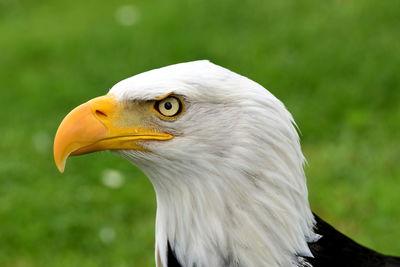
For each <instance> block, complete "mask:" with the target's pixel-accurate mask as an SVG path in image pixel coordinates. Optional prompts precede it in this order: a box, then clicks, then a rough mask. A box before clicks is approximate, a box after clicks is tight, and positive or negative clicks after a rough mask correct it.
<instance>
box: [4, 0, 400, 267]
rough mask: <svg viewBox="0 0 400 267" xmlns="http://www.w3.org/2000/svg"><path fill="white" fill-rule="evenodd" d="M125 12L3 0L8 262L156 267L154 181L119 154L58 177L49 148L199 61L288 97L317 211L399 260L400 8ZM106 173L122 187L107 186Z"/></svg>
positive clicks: (252, 5)
mask: <svg viewBox="0 0 400 267" xmlns="http://www.w3.org/2000/svg"><path fill="white" fill-rule="evenodd" d="M124 5H132V3H130V2H128V1H93V0H89V1H77V0H70V1H49V0H46V1H45V0H37V1H28V0H20V1H17V0H0V34H1V39H0V49H1V54H0V67H1V69H0V80H1V82H0V84H1V89H0V90H1V96H0V104H1V110H0V111H1V112H0V122H1V126H0V130H1V134H0V137H1V141H0V266H21V267H22V266H153V265H154V260H153V239H154V215H155V199H154V197H155V196H154V192H153V190H152V187H151V185H150V183H149V182H148V181H147V179H146V178H145V177H144V175H143V174H142V173H141V172H140V171H139V170H137V169H136V168H135V167H132V166H131V165H130V164H129V163H127V162H126V161H125V160H123V159H121V158H118V157H116V156H114V155H112V154H111V153H107V152H103V153H97V154H91V155H86V156H82V157H79V158H72V159H70V161H69V164H68V167H67V170H66V172H65V174H64V175H61V174H59V173H58V172H57V170H56V168H55V166H54V164H53V159H52V139H53V136H54V133H55V131H56V129H57V126H58V124H59V123H60V121H61V120H62V118H63V116H64V115H65V114H66V113H67V112H68V111H69V110H71V109H72V108H73V107H75V106H76V105H78V104H80V103H82V102H84V101H86V100H88V99H90V98H93V97H94V96H98V95H102V94H104V93H106V92H107V90H108V89H109V88H110V87H111V86H112V85H113V84H114V83H116V82H117V81H119V80H121V79H123V78H126V77H128V76H131V75H133V74H136V73H139V72H142V71H145V70H149V69H152V68H155V67H161V66H164V65H169V64H173V63H178V62H183V61H190V60H196V59H210V60H211V61H213V62H215V63H217V64H220V65H223V66H225V67H228V68H230V69H232V70H234V71H236V72H239V73H241V74H243V75H245V76H248V77H250V78H252V79H254V80H255V81H257V82H259V83H261V84H262V85H264V86H265V87H267V88H269V89H270V90H271V91H272V92H273V93H274V94H275V95H276V96H277V97H279V98H280V99H281V100H282V101H283V102H284V103H285V104H286V105H287V107H288V109H289V110H290V111H291V112H292V113H293V115H294V117H295V119H296V121H297V123H298V125H299V127H300V128H301V131H302V136H303V137H302V139H303V149H304V152H305V154H306V157H307V158H308V161H309V165H308V166H307V167H306V171H307V174H308V184H309V189H310V201H311V204H312V206H313V209H314V210H315V211H316V212H317V213H318V214H320V215H322V217H323V218H325V219H327V220H328V221H330V222H332V223H333V224H334V225H335V226H337V227H338V228H339V229H341V230H342V231H344V232H345V233H346V234H348V235H350V236H351V237H353V238H354V239H356V240H357V241H359V242H361V243H362V244H365V245H367V246H369V247H372V248H374V249H376V250H378V251H381V252H384V253H390V254H398V255H400V243H399V242H398V240H400V228H399V227H398V222H399V221H400V208H399V204H400V194H399V189H400V164H399V162H400V149H399V148H400V139H399V132H400V123H399V122H400V108H399V105H400V76H399V62H400V35H399V29H400V2H399V1H395V0H387V1H373V0H365V1H355V0H346V1H345V0H336V1H333V0H327V1H316V0H315V1H312V0H305V1H301V2H300V1H289V0H280V1H255V0H254V1H246V0H244V1H243V0H242V1H239V0H236V1H228V0H224V1H213V0H209V1H203V0H201V1H200V0H194V1H190V2H189V1H178V0H173V1H172V0H170V1H161V0H159V1H145V0H138V1H135V2H134V4H133V6H134V7H135V8H136V9H134V11H135V10H136V14H137V18H136V19H137V20H136V23H135V24H133V25H130V26H124V25H121V24H120V23H118V20H117V19H116V13H118V10H121V9H120V8H121V6H124ZM128 11H129V9H128ZM120 12H123V11H120ZM128 19H129V18H128ZM107 169H117V170H119V171H120V172H121V173H122V175H123V177H125V180H124V181H125V182H124V183H123V186H121V187H120V188H116V189H113V188H110V187H107V186H105V185H104V184H103V182H102V178H101V177H102V174H103V172H104V171H105V170H107Z"/></svg>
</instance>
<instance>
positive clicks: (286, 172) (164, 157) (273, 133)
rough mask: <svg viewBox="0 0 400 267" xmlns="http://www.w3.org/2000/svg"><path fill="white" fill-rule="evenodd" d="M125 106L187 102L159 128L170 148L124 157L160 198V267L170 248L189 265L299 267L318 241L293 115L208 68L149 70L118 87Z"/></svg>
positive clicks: (154, 146) (244, 83)
mask: <svg viewBox="0 0 400 267" xmlns="http://www.w3.org/2000/svg"><path fill="white" fill-rule="evenodd" d="M110 93H113V94H115V95H116V96H117V98H118V99H119V100H150V99H155V98H158V97H161V96H164V95H166V94H169V93H174V94H177V95H181V96H183V98H184V100H185V103H186V109H185V113H184V114H183V115H182V116H181V117H179V118H178V119H177V120H173V121H162V120H160V121H159V122H158V123H159V127H160V128H163V129H166V130H167V131H168V132H170V133H173V134H174V135H175V138H174V139H172V140H169V141H161V142H154V141H152V142H151V141H150V142H148V143H145V144H144V145H146V146H147V147H148V148H149V149H150V150H151V152H139V151H132V150H123V151H119V153H120V154H121V155H122V156H124V157H126V158H128V159H129V160H130V161H131V162H132V163H134V164H135V165H137V166H138V167H140V168H141V169H142V170H143V171H144V172H145V173H146V175H147V176H148V177H149V178H150V180H151V182H152V183H153V185H154V188H155V191H156V195H157V206H158V207H157V222H156V231H157V233H156V243H157V248H156V250H157V253H158V257H159V263H158V264H159V265H162V266H167V264H166V263H167V260H166V257H167V242H170V245H171V247H172V248H173V250H174V251H175V253H176V256H177V259H178V260H179V261H180V262H181V263H182V265H183V266H187V267H191V266H196V267H206V266H207V267H209V266H246V267H253V266H257V267H258V266H297V265H299V261H298V257H297V256H298V255H302V256H311V252H310V250H309V248H308V246H307V241H311V240H314V239H315V238H316V235H315V233H314V231H313V225H314V218H313V215H312V213H311V210H310V207H309V202H308V193H307V186H306V180H305V175H304V172H303V163H304V157H303V154H302V152H301V148H300V144H299V137H298V134H297V131H296V129H295V126H294V122H293V119H292V116H291V115H290V113H289V112H288V111H287V110H286V109H285V107H284V105H283V104H282V103H281V102H280V101H279V100H278V99H277V98H275V97H274V96H273V95H272V94H271V93H270V92H268V91H267V90H266V89H265V88H263V87H262V86H261V85H259V84H257V83H255V82H253V81H251V80H249V79H247V78H245V77H243V76H240V75H238V74H236V73H233V72H231V71H229V70H227V69H224V68H222V67H220V66H217V65H214V64H212V63H210V62H209V61H195V62H189V63H182V64H177V65H172V66H168V67H164V68H160V69H156V70H152V71H148V72H145V73H142V74H139V75H136V76H133V77H131V78H128V79H126V80H123V81H121V82H119V83H118V84H116V85H115V86H114V87H113V88H112V89H111V90H110Z"/></svg>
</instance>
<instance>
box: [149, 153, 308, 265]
mask: <svg viewBox="0 0 400 267" xmlns="http://www.w3.org/2000/svg"><path fill="white" fill-rule="evenodd" d="M212 162H213V166H214V167H212V166H211V165H210V164H209V163H208V162H199V161H197V162H196V163H195V164H194V165H193V166H190V164H185V166H187V168H188V169H187V171H185V170H182V169H180V170H175V169H174V168H171V165H168V167H167V166H166V168H157V169H154V168H146V167H144V168H143V169H144V170H145V172H146V173H147V174H148V176H149V177H150V179H151V181H152V183H153V185H154V188H155V190H156V194H157V205H158V208H157V222H156V231H157V234H156V242H157V248H158V253H159V257H160V259H161V262H162V263H163V266H167V264H166V253H167V242H169V243H170V245H171V247H172V249H173V250H174V252H175V254H176V256H177V258H178V260H179V261H180V262H181V263H182V265H183V266H199V267H201V266H249V267H251V266H297V265H298V259H297V255H302V256H311V253H310V251H309V249H308V246H307V241H310V240H313V239H314V232H313V229H312V228H313V224H314V219H313V216H312V213H311V210H310V207H309V203H308V199H307V188H306V186H305V178H304V174H303V171H302V169H301V168H300V170H299V169H297V171H296V168H294V169H291V170H292V171H288V168H287V167H284V166H282V168H284V169H285V171H279V168H277V166H274V165H275V164H270V165H269V166H262V167H261V166H254V164H251V166H250V167H249V166H247V167H246V168H244V166H238V165H236V166H231V165H229V164H227V162H226V161H225V160H221V159H220V160H219V161H218V160H217V159H215V160H213V161H212ZM277 165H279V164H278V163H277ZM201 166H203V167H204V168H202V167H201ZM252 170H258V172H253V171H252ZM289 170H290V169H289ZM299 180H300V182H299Z"/></svg>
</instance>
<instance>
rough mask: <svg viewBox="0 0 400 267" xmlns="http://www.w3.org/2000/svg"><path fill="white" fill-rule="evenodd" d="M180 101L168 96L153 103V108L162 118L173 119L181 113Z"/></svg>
mask: <svg viewBox="0 0 400 267" xmlns="http://www.w3.org/2000/svg"><path fill="white" fill-rule="evenodd" d="M182 106H183V104H182V101H181V100H180V99H179V98H178V97H176V96H168V97H167V98H164V99H162V100H158V101H156V102H155V105H154V108H155V110H157V111H158V112H159V113H160V114H161V115H162V116H165V117H168V118H173V117H175V116H177V115H179V114H180V113H181V112H182Z"/></svg>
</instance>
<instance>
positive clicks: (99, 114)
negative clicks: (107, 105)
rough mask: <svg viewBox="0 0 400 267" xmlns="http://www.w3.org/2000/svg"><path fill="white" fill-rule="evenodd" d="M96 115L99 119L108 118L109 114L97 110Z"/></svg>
mask: <svg viewBox="0 0 400 267" xmlns="http://www.w3.org/2000/svg"><path fill="white" fill-rule="evenodd" d="M96 115H97V116H99V117H108V116H107V114H105V113H104V112H103V111H101V110H96Z"/></svg>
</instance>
